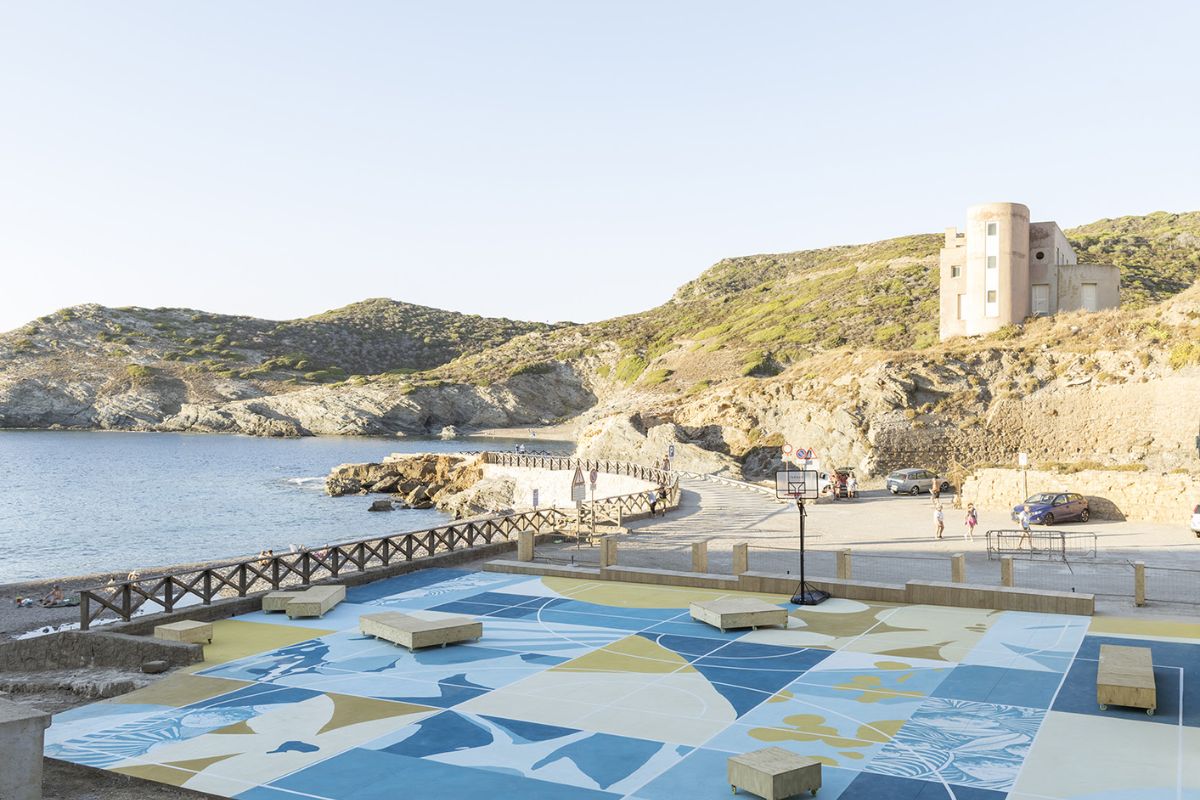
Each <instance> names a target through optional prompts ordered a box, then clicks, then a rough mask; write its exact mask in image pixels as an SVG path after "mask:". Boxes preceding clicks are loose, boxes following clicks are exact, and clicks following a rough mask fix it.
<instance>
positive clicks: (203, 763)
mask: <svg viewBox="0 0 1200 800" xmlns="http://www.w3.org/2000/svg"><path fill="white" fill-rule="evenodd" d="M235 755H237V753H229V754H227V755H223V756H209V757H207V758H190V759H187V760H186V761H168V762H166V763H164V764H163V766H164V767H177V768H178V769H186V770H187V771H188V772H201V771H203V770H206V769H208V768H209V767H211V766H212V765H213V764H216V763H218V762H220V761H224V760H225V759H227V758H233V757H234V756H235Z"/></svg>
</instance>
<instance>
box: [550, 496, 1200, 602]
mask: <svg viewBox="0 0 1200 800" xmlns="http://www.w3.org/2000/svg"><path fill="white" fill-rule="evenodd" d="M682 488H683V495H682V502H681V507H680V509H679V510H678V511H675V512H672V513H670V514H668V515H667V516H665V517H662V518H655V519H646V520H638V521H636V522H631V523H630V524H629V526H628V527H629V528H630V534H629V535H628V536H622V537H621V541H620V544H619V549H620V553H621V555H620V556H619V560H620V562H621V563H623V564H629V565H636V566H647V567H659V568H664V569H679V570H690V569H691V550H690V548H691V544H692V543H693V542H696V541H700V540H708V541H709V548H708V549H709V571H711V572H717V573H721V572H724V573H728V572H729V571H730V570H731V569H732V557H731V553H732V547H733V545H734V544H736V543H739V542H747V543H749V544H750V568H751V569H755V570H769V571H772V572H788V571H790V572H796V571H797V570H798V568H799V554H798V550H799V515H798V513H797V511H796V507H795V506H794V505H792V504H790V503H781V502H779V501H777V500H775V499H774V498H773V497H772V496H770V495H768V494H763V493H760V492H756V491H753V490H750V489H748V488H743V487H740V486H736V485H731V484H725V483H717V482H712V481H706V480H696V479H687V480H684V481H683V483H682ZM943 501H944V502H943V513H944V515H945V532H944V534H943V537H944V538H943V539H941V540H937V539H936V538H934V535H933V533H934V521H933V505H932V501H931V499H930V497H929V496H928V495H922V496H920V497H908V496H899V497H896V496H892V495H891V494H889V493H887V492H886V491H884V490H871V491H868V492H864V493H863V496H862V497H861V498H859V499H857V500H854V501H848V500H839V501H836V502H834V501H830V500H827V499H826V500H822V501H820V502H818V503H816V504H809V505H808V507H807V511H808V516H807V518H806V523H805V528H806V537H805V540H806V548H807V550H808V558H807V559H806V567H807V570H808V573H809V574H810V575H817V576H831V575H834V574H836V570H835V567H834V563H835V557H834V553H835V551H837V550H840V549H843V548H851V549H852V551H853V554H854V555H853V560H854V576H855V577H856V578H859V579H860V580H873V581H885V582H893V583H900V582H903V581H905V580H908V579H925V580H949V579H950V563H949V557H950V556H951V555H953V554H955V553H964V554H966V556H967V574H968V579H969V580H971V581H973V582H980V583H997V584H998V583H999V574H1000V563H999V561H998V560H989V559H988V557H987V543H986V537H985V536H984V532H985V531H987V530H988V529H999V528H1005V529H1010V528H1012V527H1013V523H1012V522H1011V521H1010V520H1009V519H1008V515H1007V514H1006V513H1005V512H1003V511H995V510H984V511H981V512H980V519H979V522H980V524H979V527H978V529H977V531H978V533H977V534H976V536H975V539H974V541H966V540H964V538H963V531H964V530H965V528H964V526H963V524H962V520H963V512H962V511H961V510H959V509H955V508H952V507H951V505H952V501H953V497H951V496H946V497H944V498H943ZM1186 522H1187V521H1186V520H1183V521H1181V523H1180V524H1179V525H1164V524H1155V523H1142V522H1115V521H1107V520H1092V521H1091V522H1088V523H1086V524H1080V523H1070V524H1063V525H1059V526H1056V527H1054V528H1051V529H1045V528H1041V527H1040V526H1035V527H1034V531H1035V532H1038V531H1043V530H1052V531H1063V532H1068V533H1084V532H1086V533H1095V534H1096V540H1097V551H1098V552H1097V558H1096V559H1073V560H1072V561H1071V563H1070V564H1069V565H1064V564H1062V563H1061V562H1057V563H1047V562H1045V561H1042V562H1030V561H1026V560H1018V562H1017V565H1016V574H1017V585H1019V586H1020V585H1025V586H1031V587H1037V588H1046V589H1058V590H1062V591H1071V590H1075V591H1081V592H1093V593H1097V594H1112V595H1113V596H1114V600H1113V602H1114V603H1115V604H1116V605H1117V606H1120V607H1130V603H1129V601H1128V600H1125V599H1124V598H1125V596H1130V595H1132V591H1133V588H1132V586H1133V579H1132V574H1133V567H1132V562H1133V561H1144V562H1145V563H1146V565H1147V567H1148V575H1147V578H1148V584H1149V585H1150V587H1151V590H1150V596H1151V598H1152V599H1153V598H1154V597H1155V590H1156V589H1157V590H1158V594H1159V596H1160V597H1161V599H1163V600H1164V601H1165V600H1170V601H1172V605H1173V604H1174V602H1173V601H1178V600H1182V599H1187V598H1190V599H1191V600H1192V602H1197V601H1200V539H1197V538H1196V537H1195V536H1194V535H1192V533H1191V532H1190V531H1189V530H1188V529H1187V526H1186ZM539 555H540V556H545V557H548V558H551V559H554V560H565V561H571V560H574V561H576V562H577V563H591V564H594V563H597V562H598V561H599V548H596V547H588V546H586V545H584V546H581V547H576V546H575V545H573V544H570V545H559V546H556V547H553V548H541V549H539ZM1182 570H1194V572H1184V571H1182ZM1193 584H1194V585H1193ZM1101 601H1102V602H1101V605H1106V607H1107V605H1111V604H1106V602H1105V601H1104V600H1103V598H1101ZM1156 610H1158V611H1164V610H1166V611H1171V609H1169V608H1158V609H1153V608H1152V609H1147V610H1144V612H1146V611H1148V612H1149V613H1154V611H1156ZM1181 611H1182V612H1184V613H1188V612H1190V613H1195V607H1194V606H1193V607H1192V608H1190V609H1188V608H1187V607H1183V608H1182V609H1175V610H1174V613H1175V614H1178V613H1180V612H1181Z"/></svg>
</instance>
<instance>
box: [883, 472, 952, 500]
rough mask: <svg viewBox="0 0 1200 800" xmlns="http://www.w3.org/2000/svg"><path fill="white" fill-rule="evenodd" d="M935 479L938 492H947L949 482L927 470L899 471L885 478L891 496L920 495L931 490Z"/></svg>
mask: <svg viewBox="0 0 1200 800" xmlns="http://www.w3.org/2000/svg"><path fill="white" fill-rule="evenodd" d="M935 478H937V480H938V485H939V487H940V491H943V492H944V491H947V490H948V489H949V488H950V482H949V481H947V480H946V479H945V478H938V476H937V475H936V474H935V473H933V472H930V471H929V470H927V469H900V470H896V471H895V472H893V473H892V474H891V475H888V476H887V489H888V491H889V492H891V493H892V494H914V495H915V494H920V493H921V492H928V491H929V490H931V489H932V488H933V481H934V479H935Z"/></svg>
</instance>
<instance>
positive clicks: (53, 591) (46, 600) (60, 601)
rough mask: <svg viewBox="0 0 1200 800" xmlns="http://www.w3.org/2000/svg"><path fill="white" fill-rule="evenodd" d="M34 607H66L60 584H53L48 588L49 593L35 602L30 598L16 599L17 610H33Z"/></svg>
mask: <svg viewBox="0 0 1200 800" xmlns="http://www.w3.org/2000/svg"><path fill="white" fill-rule="evenodd" d="M35 605H37V606H41V607H42V608H58V607H59V606H65V605H68V603H67V599H66V597H64V596H63V589H62V584H58V583H56V584H54V586H52V587H51V588H50V591H49V592H47V593H46V595H45V596H44V597H42V598H41V599H40V600H37V601H35V600H34V599H33V598H32V597H18V598H17V608H33V607H34V606H35Z"/></svg>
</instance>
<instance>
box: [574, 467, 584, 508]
mask: <svg viewBox="0 0 1200 800" xmlns="http://www.w3.org/2000/svg"><path fill="white" fill-rule="evenodd" d="M571 500H572V501H573V502H576V503H582V502H583V501H584V500H587V488H586V484H585V483H584V480H583V470H582V469H580V468H579V467H576V468H575V477H573V478H571Z"/></svg>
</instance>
